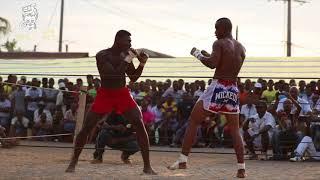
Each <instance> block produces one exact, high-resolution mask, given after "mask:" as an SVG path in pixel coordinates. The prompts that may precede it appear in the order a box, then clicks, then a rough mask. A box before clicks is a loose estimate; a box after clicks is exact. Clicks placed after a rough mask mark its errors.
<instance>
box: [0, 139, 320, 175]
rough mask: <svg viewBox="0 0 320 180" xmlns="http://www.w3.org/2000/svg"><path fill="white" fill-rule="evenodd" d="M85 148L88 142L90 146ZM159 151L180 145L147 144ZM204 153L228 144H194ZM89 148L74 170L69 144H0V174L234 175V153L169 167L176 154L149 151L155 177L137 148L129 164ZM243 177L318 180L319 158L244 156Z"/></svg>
mask: <svg viewBox="0 0 320 180" xmlns="http://www.w3.org/2000/svg"><path fill="white" fill-rule="evenodd" d="M22 144H27V145H30V144H31V145H41V146H42V145H53V146H70V144H63V143H53V142H51V143H45V142H23V143H22ZM88 147H93V146H92V145H89V146H88ZM152 149H160V150H179V149H173V148H166V147H152ZM194 151H207V152H233V150H232V149H221V148H220V149H194ZM92 153H93V150H84V151H83V153H82V154H81V157H80V161H79V164H78V166H77V167H76V172H75V173H72V174H70V173H65V172H64V170H65V168H66V167H67V164H68V162H69V159H70V154H71V149H62V148H43V147H21V146H19V147H14V148H11V149H3V148H0V157H1V160H0V167H1V168H0V179H197V180H198V179H233V178H234V176H235V172H236V163H235V162H236V161H235V156H234V155H228V154H224V155H220V154H191V157H190V159H189V167H188V169H187V170H177V171H170V170H168V169H167V168H166V166H168V165H169V164H170V163H172V162H174V161H175V159H176V158H177V156H178V153H175V152H173V153H171V152H170V153H166V152H151V161H152V165H153V168H154V169H155V170H156V171H157V172H158V175H156V176H147V175H143V174H142V173H141V172H142V159H141V156H140V153H137V154H135V155H134V156H133V157H132V160H133V164H132V165H125V164H123V163H122V162H121V161H120V154H121V153H120V152H119V151H106V152H105V154H104V162H103V163H102V164H90V160H91V159H92ZM246 169H247V173H248V177H247V179H281V180H283V179H299V180H302V179H320V163H319V162H302V163H290V162H286V161H246Z"/></svg>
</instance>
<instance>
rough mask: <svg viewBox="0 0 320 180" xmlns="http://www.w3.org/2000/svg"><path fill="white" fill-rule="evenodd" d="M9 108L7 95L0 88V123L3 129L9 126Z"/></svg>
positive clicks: (9, 103)
mask: <svg viewBox="0 0 320 180" xmlns="http://www.w3.org/2000/svg"><path fill="white" fill-rule="evenodd" d="M10 110H11V101H10V100H9V99H8V98H7V95H6V94H5V93H4V92H3V90H2V89H0V125H1V126H3V127H4V128H5V129H9V127H10Z"/></svg>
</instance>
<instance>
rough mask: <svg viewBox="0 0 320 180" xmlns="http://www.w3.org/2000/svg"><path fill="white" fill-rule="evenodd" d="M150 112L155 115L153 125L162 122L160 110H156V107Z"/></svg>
mask: <svg viewBox="0 0 320 180" xmlns="http://www.w3.org/2000/svg"><path fill="white" fill-rule="evenodd" d="M151 112H152V113H153V114H154V115H155V119H154V122H155V123H157V122H160V121H162V110H161V108H160V109H158V107H157V106H154V107H153V108H152V109H151Z"/></svg>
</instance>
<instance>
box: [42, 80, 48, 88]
mask: <svg viewBox="0 0 320 180" xmlns="http://www.w3.org/2000/svg"><path fill="white" fill-rule="evenodd" d="M42 87H43V88H48V78H42Z"/></svg>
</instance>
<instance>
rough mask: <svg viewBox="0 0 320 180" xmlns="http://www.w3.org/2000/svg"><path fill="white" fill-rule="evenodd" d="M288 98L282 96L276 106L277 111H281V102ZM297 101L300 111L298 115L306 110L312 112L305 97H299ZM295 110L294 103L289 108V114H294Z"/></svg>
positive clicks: (305, 112)
mask: <svg viewBox="0 0 320 180" xmlns="http://www.w3.org/2000/svg"><path fill="white" fill-rule="evenodd" d="M287 99H288V98H283V99H281V100H280V101H279V104H278V107H277V112H279V111H283V103H284V102H285V101H286V100H287ZM297 102H298V103H299V105H300V106H301V112H300V115H299V116H305V115H306V114H307V113H308V112H312V110H311V106H310V103H309V102H308V101H306V100H305V99H302V98H299V97H298V100H297ZM296 111H297V108H296V106H295V105H294V104H292V108H291V114H294V113H295V112H296Z"/></svg>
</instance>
